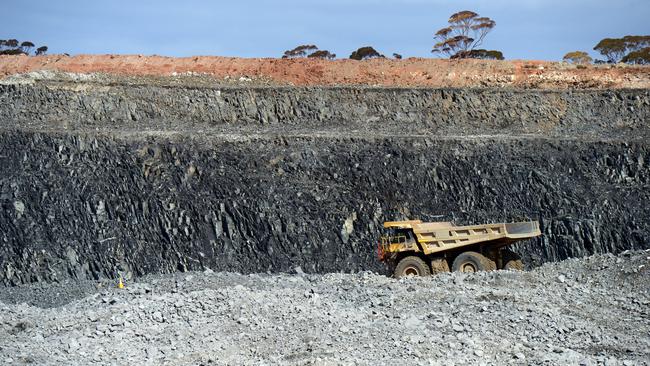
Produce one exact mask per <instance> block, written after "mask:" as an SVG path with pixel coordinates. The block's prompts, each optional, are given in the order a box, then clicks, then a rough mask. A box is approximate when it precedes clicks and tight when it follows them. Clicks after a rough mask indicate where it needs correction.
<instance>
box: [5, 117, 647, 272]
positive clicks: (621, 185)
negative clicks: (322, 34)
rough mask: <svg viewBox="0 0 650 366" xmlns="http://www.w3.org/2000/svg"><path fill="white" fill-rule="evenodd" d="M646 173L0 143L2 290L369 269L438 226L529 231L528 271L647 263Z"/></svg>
mask: <svg viewBox="0 0 650 366" xmlns="http://www.w3.org/2000/svg"><path fill="white" fill-rule="evenodd" d="M6 110H7V109H6V108H5V109H3V113H6ZM513 113H516V112H515V111H513ZM603 113H609V112H606V111H603ZM643 113H647V111H646V112H643ZM5 115H6V114H5ZM5 122H6V121H5ZM649 164H650V148H649V145H648V143H647V142H646V141H644V140H636V141H628V142H622V141H603V142H598V141H596V142H594V141H582V140H580V139H546V138H500V137H491V138H484V139H456V138H446V139H439V138H435V137H434V136H428V137H395V138H391V137H388V138H386V137H384V138H371V137H366V138H351V137H337V138H334V137H312V138H305V137H260V138H244V137H241V136H240V137H239V138H228V137H224V136H212V137H210V136H204V137H198V136H185V135H180V136H171V137H161V136H158V137H152V136H149V137H143V136H141V135H138V134H133V135H132V136H121V137H115V136H114V135H113V134H111V133H108V132H107V133H87V132H80V131H77V132H74V133H69V132H65V133H63V132H62V133H57V132H43V131H40V132H34V131H31V132H30V131H26V130H21V129H13V130H10V129H4V130H2V131H0V171H1V172H2V174H1V175H0V206H1V207H2V209H1V210H0V282H1V283H4V284H6V285H14V284H21V283H27V282H35V281H57V280H63V279H66V278H100V277H111V278H114V277H115V276H116V274H117V273H118V271H122V272H124V273H129V272H130V273H131V274H133V275H141V274H144V273H152V272H172V271H178V270H181V271H184V270H200V269H203V268H207V267H209V268H212V269H214V270H229V271H241V272H254V271H287V270H290V269H292V268H293V267H295V266H301V267H302V268H303V269H304V270H305V271H308V272H329V271H356V270H365V269H369V270H381V269H382V267H381V265H380V264H379V263H378V262H377V260H376V257H375V256H376V252H375V246H376V240H377V235H378V229H379V227H380V225H381V223H382V222H383V221H384V220H389V219H399V218H404V217H413V218H422V219H425V220H427V219H439V218H437V217H436V216H437V215H448V216H446V217H445V219H451V220H454V221H456V222H457V223H483V222H501V221H511V220H524V219H539V220H541V224H542V231H543V233H544V235H543V236H542V237H541V238H538V239H536V240H532V241H529V242H527V243H525V244H524V245H523V246H522V247H520V248H519V249H520V250H521V252H522V253H525V255H526V256H527V257H528V258H529V259H531V260H532V263H540V262H542V261H553V260H558V259H562V258H567V257H571V256H582V255H586V254H591V253H596V252H618V251H621V250H624V249H629V248H648V247H649V246H650V245H649V242H648V237H649V235H650V205H648V202H649V201H650V165H649Z"/></svg>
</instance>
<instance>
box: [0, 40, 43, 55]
mask: <svg viewBox="0 0 650 366" xmlns="http://www.w3.org/2000/svg"><path fill="white" fill-rule="evenodd" d="M32 51H33V52H34V55H36V56H39V55H44V54H45V53H46V52H47V46H41V47H38V48H36V45H35V44H34V43H33V42H30V41H24V42H19V41H18V40H17V39H0V55H27V56H29V55H31V54H32Z"/></svg>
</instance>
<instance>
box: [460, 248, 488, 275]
mask: <svg viewBox="0 0 650 366" xmlns="http://www.w3.org/2000/svg"><path fill="white" fill-rule="evenodd" d="M451 268H452V270H453V271H454V272H477V271H494V270H495V269H497V264H496V263H495V262H494V261H493V260H491V259H489V258H486V257H485V256H484V255H482V254H479V253H476V252H464V253H461V254H459V255H458V257H456V259H454V263H453V265H452V266H451Z"/></svg>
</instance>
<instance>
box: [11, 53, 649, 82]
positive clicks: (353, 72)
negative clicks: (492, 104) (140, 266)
mask: <svg viewBox="0 0 650 366" xmlns="http://www.w3.org/2000/svg"><path fill="white" fill-rule="evenodd" d="M37 70H58V71H64V72H75V73H111V74H122V75H159V76H169V75H175V74H187V73H190V74H191V73H201V74H203V73H204V74H209V75H212V76H214V77H216V78H220V79H224V78H226V79H229V80H231V79H233V78H234V79H236V80H239V79H242V80H249V79H250V80H251V81H253V82H254V81H256V80H261V81H264V82H265V83H273V84H279V85H300V86H308V85H376V86H400V87H516V88H541V89H564V88H579V89H585V88H608V89H616V88H650V67H647V66H629V65H600V66H593V65H592V66H587V67H577V66H575V65H568V64H565V63H558V62H542V61H485V60H461V61H450V60H443V59H422V58H409V59H405V60H390V59H376V60H369V61H354V60H336V61H327V60H314V59H294V60H282V59H271V58H267V59H241V58H227V57H214V56H197V57H186V58H170V57H161V56H141V55H121V56H118V55H80V56H74V57H69V56H63V55H49V56H39V57H27V56H0V78H1V77H4V76H7V75H12V74H16V73H26V72H31V71H37Z"/></svg>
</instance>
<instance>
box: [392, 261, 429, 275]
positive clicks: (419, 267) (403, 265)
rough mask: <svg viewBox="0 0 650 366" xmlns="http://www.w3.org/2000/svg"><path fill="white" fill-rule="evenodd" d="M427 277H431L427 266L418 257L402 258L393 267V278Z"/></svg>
mask: <svg viewBox="0 0 650 366" xmlns="http://www.w3.org/2000/svg"><path fill="white" fill-rule="evenodd" d="M429 275H431V270H430V269H429V266H428V265H427V264H426V263H425V262H424V261H423V260H422V259H421V258H420V257H416V256H409V257H405V258H403V259H402V260H401V261H399V263H397V267H395V278H402V277H407V276H429Z"/></svg>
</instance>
